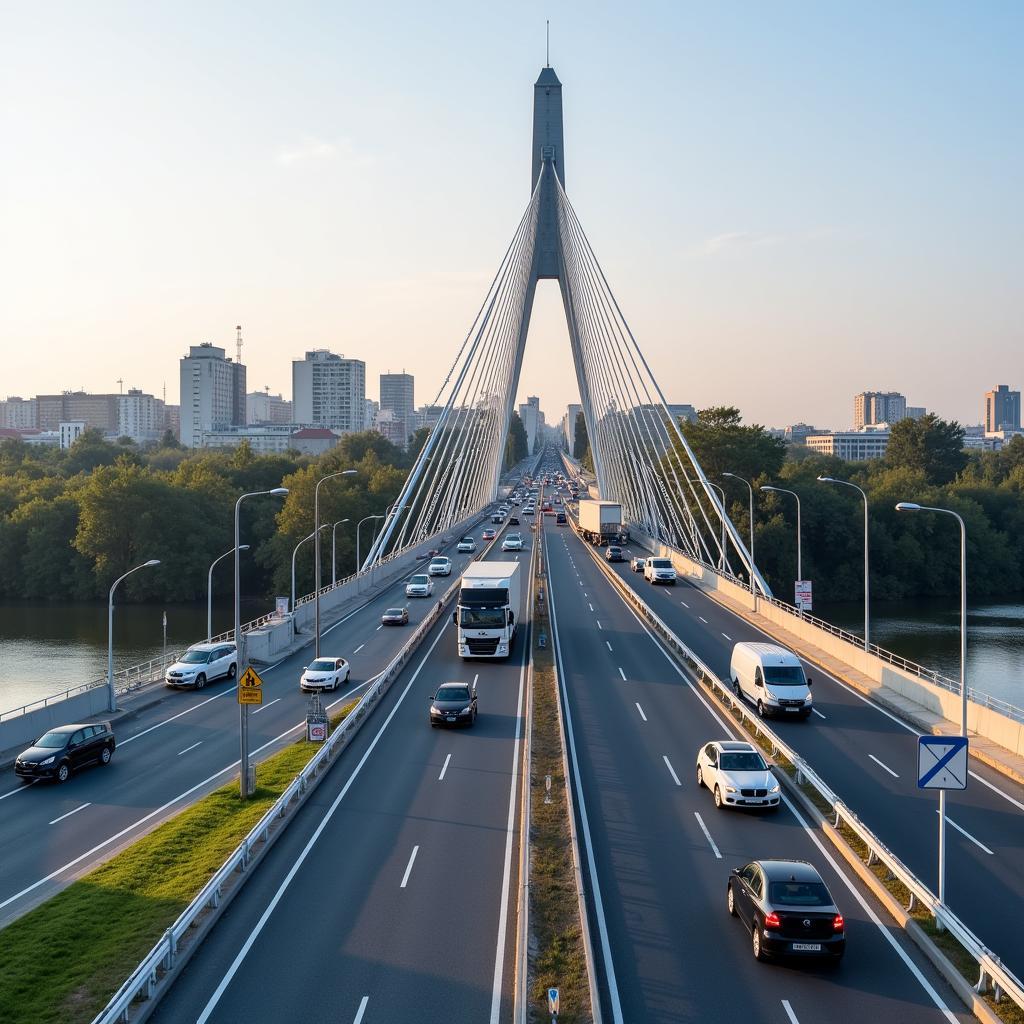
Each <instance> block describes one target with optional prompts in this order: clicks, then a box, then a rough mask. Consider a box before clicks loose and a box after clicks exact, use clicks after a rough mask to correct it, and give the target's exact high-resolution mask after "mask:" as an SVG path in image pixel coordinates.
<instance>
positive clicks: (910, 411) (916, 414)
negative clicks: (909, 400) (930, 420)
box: [906, 405, 928, 420]
mask: <svg viewBox="0 0 1024 1024" xmlns="http://www.w3.org/2000/svg"><path fill="white" fill-rule="evenodd" d="M927 415H928V410H927V409H926V408H925V407H924V406H923V405H908V406H907V417H906V418H907V419H908V420H923V419H924V418H925V416H927Z"/></svg>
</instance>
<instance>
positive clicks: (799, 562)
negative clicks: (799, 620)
mask: <svg viewBox="0 0 1024 1024" xmlns="http://www.w3.org/2000/svg"><path fill="white" fill-rule="evenodd" d="M760 490H762V491H775V492H776V493H777V494H792V495H793V497H794V498H796V578H797V579H798V580H802V579H803V578H804V563H803V558H802V554H801V544H800V495H799V494H797V493H796V491H790V490H787V489H786V488H785V487H772V486H770V485H769V484H762V485H761V487H760ZM803 613H804V609H803V605H801V606H800V614H801V615H803Z"/></svg>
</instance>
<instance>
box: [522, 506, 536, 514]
mask: <svg viewBox="0 0 1024 1024" xmlns="http://www.w3.org/2000/svg"><path fill="white" fill-rule="evenodd" d="M534 511H535V510H534V507H533V506H532V505H526V506H525V507H524V508H523V515H524V516H532V515H533V513H534Z"/></svg>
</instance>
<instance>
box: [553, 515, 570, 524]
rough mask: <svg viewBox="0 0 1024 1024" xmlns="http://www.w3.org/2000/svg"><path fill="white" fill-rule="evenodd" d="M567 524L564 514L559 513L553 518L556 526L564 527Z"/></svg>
mask: <svg viewBox="0 0 1024 1024" xmlns="http://www.w3.org/2000/svg"><path fill="white" fill-rule="evenodd" d="M568 522H569V520H568V519H566V518H565V513H564V512H559V513H558V515H557V516H555V523H556V525H558V526H566V525H568Z"/></svg>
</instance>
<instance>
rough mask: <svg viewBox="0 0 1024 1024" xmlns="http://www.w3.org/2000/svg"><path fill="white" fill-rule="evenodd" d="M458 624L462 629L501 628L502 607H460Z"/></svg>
mask: <svg viewBox="0 0 1024 1024" xmlns="http://www.w3.org/2000/svg"><path fill="white" fill-rule="evenodd" d="M459 625H460V626H462V628H463V629H502V628H503V627H504V625H505V609H504V608H460V609H459Z"/></svg>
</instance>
